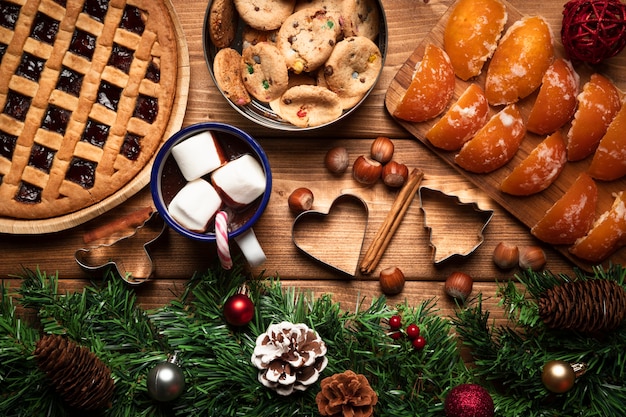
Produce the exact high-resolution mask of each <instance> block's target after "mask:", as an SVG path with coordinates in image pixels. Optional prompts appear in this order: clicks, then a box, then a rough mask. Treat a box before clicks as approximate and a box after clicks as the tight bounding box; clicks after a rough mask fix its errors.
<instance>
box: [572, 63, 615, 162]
mask: <svg viewBox="0 0 626 417" xmlns="http://www.w3.org/2000/svg"><path fill="white" fill-rule="evenodd" d="M621 105H622V103H621V101H620V93H619V90H618V89H617V87H615V85H614V84H613V83H612V82H611V81H610V80H609V79H608V78H606V77H605V76H603V75H600V74H591V78H590V79H589V81H588V82H587V83H585V85H584V86H583V91H582V92H581V93H580V94H579V95H578V109H577V110H576V113H575V114H574V120H572V126H571V127H570V130H569V132H568V133H567V139H568V142H567V159H568V160H570V161H580V160H582V159H585V158H586V157H588V156H589V155H591V154H592V153H593V152H594V151H595V149H596V148H597V146H598V143H599V142H600V139H602V136H604V134H605V133H606V131H607V129H608V127H609V124H610V123H611V121H612V120H613V118H614V117H615V115H616V114H617V112H618V111H619V109H620V107H621Z"/></svg>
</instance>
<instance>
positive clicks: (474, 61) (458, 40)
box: [443, 0, 508, 81]
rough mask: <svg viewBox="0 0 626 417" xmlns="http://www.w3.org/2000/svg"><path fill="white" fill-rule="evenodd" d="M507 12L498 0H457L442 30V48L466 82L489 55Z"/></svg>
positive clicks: (496, 40) (478, 70)
mask: <svg viewBox="0 0 626 417" xmlns="http://www.w3.org/2000/svg"><path fill="white" fill-rule="evenodd" d="M507 17H508V14H507V12H506V6H505V5H504V4H503V3H502V1H500V0H459V1H458V2H457V4H456V6H454V9H453V10H452V12H451V13H450V17H449V19H448V22H447V23H446V27H445V30H444V33H443V49H444V50H445V51H446V52H447V54H448V56H449V57H450V61H451V62H452V67H453V68H454V72H455V73H456V76H457V77H459V78H460V79H462V80H464V81H467V80H469V79H470V78H472V77H475V76H477V75H479V74H480V73H481V71H482V69H483V66H484V65H485V62H486V61H487V60H488V59H489V58H490V57H491V56H492V55H493V52H494V51H495V50H496V47H497V46H498V40H499V39H500V36H502V30H503V29H504V25H505V24H506V20H507Z"/></svg>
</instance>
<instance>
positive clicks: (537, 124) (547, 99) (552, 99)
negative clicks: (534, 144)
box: [526, 58, 580, 135]
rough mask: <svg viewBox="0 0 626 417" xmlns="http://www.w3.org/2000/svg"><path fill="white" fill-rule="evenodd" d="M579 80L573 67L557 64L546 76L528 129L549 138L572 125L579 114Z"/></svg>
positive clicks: (562, 62) (531, 113) (566, 64)
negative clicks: (563, 127) (577, 113)
mask: <svg viewBox="0 0 626 417" xmlns="http://www.w3.org/2000/svg"><path fill="white" fill-rule="evenodd" d="M579 87H580V77H579V76H578V74H577V73H576V71H575V70H574V67H572V63H571V62H570V61H567V60H565V59H563V58H559V59H556V60H554V62H553V63H552V65H550V67H549V68H548V70H547V71H546V73H545V74H544V75H543V79H542V81H541V88H540V89H539V94H538V95H537V99H536V100H535V103H534V104H533V107H532V109H531V110H530V114H529V116H528V120H527V121H526V128H527V129H528V131H530V132H533V133H536V134H538V135H547V134H550V133H552V132H554V131H556V130H557V129H559V128H560V127H561V126H563V125H564V124H565V123H567V122H569V121H570V120H571V118H572V116H574V112H575V111H576V103H577V102H576V96H577V95H578V89H579Z"/></svg>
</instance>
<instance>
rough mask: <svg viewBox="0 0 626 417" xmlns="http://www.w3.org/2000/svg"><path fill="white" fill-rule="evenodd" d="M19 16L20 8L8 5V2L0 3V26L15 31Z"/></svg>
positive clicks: (15, 5) (11, 4)
mask: <svg viewBox="0 0 626 417" xmlns="http://www.w3.org/2000/svg"><path fill="white" fill-rule="evenodd" d="M19 15H20V6H19V5H17V4H13V3H9V2H8V1H0V26H4V27H5V28H8V29H11V30H13V29H15V23H17V18H18V17H19Z"/></svg>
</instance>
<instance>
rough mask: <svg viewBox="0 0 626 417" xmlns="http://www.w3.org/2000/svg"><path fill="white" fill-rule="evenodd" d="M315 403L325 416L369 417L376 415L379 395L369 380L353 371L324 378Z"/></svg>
mask: <svg viewBox="0 0 626 417" xmlns="http://www.w3.org/2000/svg"><path fill="white" fill-rule="evenodd" d="M321 388H322V389H321V391H320V392H318V393H317V396H316V397H315V402H316V403H317V409H318V411H319V412H320V414H321V415H323V416H331V417H369V416H371V415H372V414H373V413H374V406H375V405H376V403H378V395H376V392H375V391H374V390H373V389H372V387H371V386H370V384H369V382H368V380H367V378H365V376H364V375H361V374H355V373H354V372H352V371H349V370H348V371H345V372H344V373H342V374H335V375H333V376H329V377H328V378H324V379H323V380H322V383H321Z"/></svg>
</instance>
